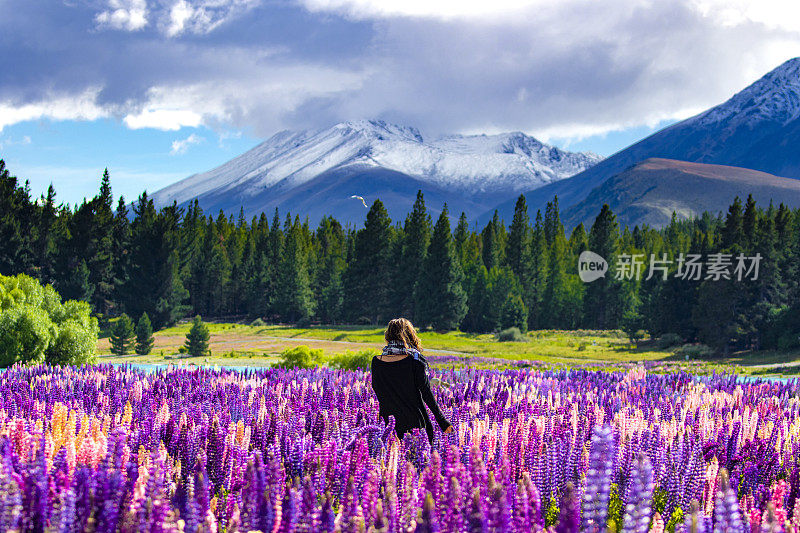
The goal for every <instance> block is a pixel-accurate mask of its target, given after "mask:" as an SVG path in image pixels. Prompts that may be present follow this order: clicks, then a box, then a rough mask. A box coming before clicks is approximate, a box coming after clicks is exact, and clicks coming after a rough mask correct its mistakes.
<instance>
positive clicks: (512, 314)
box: [500, 294, 528, 333]
mask: <svg viewBox="0 0 800 533" xmlns="http://www.w3.org/2000/svg"><path fill="white" fill-rule="evenodd" d="M512 327H515V328H519V330H520V331H521V332H522V333H525V332H526V331H528V310H527V309H526V308H525V303H524V302H523V301H522V298H521V297H520V296H519V294H509V295H508V296H507V297H506V301H505V303H504V304H503V309H502V311H501V312H500V329H508V328H512Z"/></svg>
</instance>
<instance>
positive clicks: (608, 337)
mask: <svg viewBox="0 0 800 533" xmlns="http://www.w3.org/2000/svg"><path fill="white" fill-rule="evenodd" d="M208 327H209V329H210V331H211V341H210V354H209V355H207V356H205V357H188V356H185V355H183V354H181V353H180V351H179V350H180V347H181V346H182V345H183V342H184V338H185V336H186V333H188V331H189V328H190V324H188V323H186V324H179V325H177V326H174V327H171V328H167V329H164V330H161V331H159V332H157V333H156V334H155V341H156V342H155V347H154V349H153V351H152V352H151V353H150V354H149V355H145V356H139V355H126V356H113V355H111V353H110V349H109V348H110V346H109V343H108V339H101V340H100V341H99V342H98V354H99V355H100V358H99V359H100V361H102V362H116V363H122V362H130V363H145V364H163V363H169V362H180V363H182V364H198V365H229V366H269V365H272V364H274V363H275V362H276V361H277V360H278V356H279V354H280V353H281V352H283V351H284V350H286V349H289V348H293V347H296V346H300V345H305V346H309V347H310V348H312V349H321V350H322V351H323V353H325V355H326V356H331V357H332V356H335V355H337V354H342V353H344V352H355V351H361V350H375V351H378V350H380V348H381V347H382V346H383V344H384V341H383V328H379V327H371V326H348V325H342V326H311V327H304V328H299V327H292V326H280V325H267V326H250V325H245V324H236V323H214V322H211V323H208ZM420 338H421V339H422V343H423V347H424V349H425V351H426V353H427V354H428V355H429V356H432V357H431V360H432V361H433V363H434V364H435V365H436V366H454V365H456V366H477V367H487V366H494V367H504V366H509V365H516V364H517V361H528V362H530V363H531V364H532V365H533V364H535V365H538V366H544V367H553V368H557V367H587V368H595V369H615V368H623V367H626V366H628V365H629V364H630V363H638V362H645V361H651V362H660V363H663V364H659V365H656V370H659V369H660V370H664V371H667V370H670V369H679V368H684V369H687V370H691V371H692V372H700V373H703V372H711V371H736V372H739V373H743V374H751V375H762V376H772V375H774V376H792V375H795V374H797V375H800V366H794V365H795V364H797V363H800V351H793V352H775V351H762V352H741V353H735V354H732V355H731V356H729V357H725V358H723V357H704V358H696V357H689V358H688V359H687V357H686V356H685V355H683V352H682V351H681V349H680V348H679V347H672V348H669V349H659V348H658V347H657V343H655V342H652V341H649V340H644V341H642V342H640V343H632V342H631V341H630V340H628V338H627V337H625V335H624V334H622V332H620V331H592V330H578V331H560V330H537V331H531V332H528V333H527V335H525V341H524V342H500V341H498V340H497V338H496V336H495V335H492V334H473V333H464V332H460V331H450V332H446V333H439V332H434V331H425V332H422V333H421V334H420ZM436 356H451V357H449V358H447V359H448V360H447V363H441V364H439V363H437V362H436V359H437V357H436Z"/></svg>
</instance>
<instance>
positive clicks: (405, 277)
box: [394, 191, 431, 321]
mask: <svg viewBox="0 0 800 533" xmlns="http://www.w3.org/2000/svg"><path fill="white" fill-rule="evenodd" d="M430 240H431V217H430V215H428V211H427V210H426V209H425V200H424V198H423V196H422V191H417V199H416V201H415V202H414V207H413V209H412V210H411V213H409V214H408V216H407V217H406V222H405V225H404V226H403V238H402V244H401V246H400V254H399V256H397V257H398V259H399V260H398V261H397V262H396V270H397V274H396V275H395V279H396V280H397V283H396V284H395V287H394V290H395V298H394V302H395V305H396V309H397V314H399V315H401V316H406V317H408V318H409V319H411V320H412V321H414V320H416V318H417V308H416V298H415V296H414V294H415V290H414V289H415V287H416V285H417V283H418V282H419V281H420V275H421V273H422V268H423V261H424V260H425V255H426V253H427V251H428V245H429V244H430Z"/></svg>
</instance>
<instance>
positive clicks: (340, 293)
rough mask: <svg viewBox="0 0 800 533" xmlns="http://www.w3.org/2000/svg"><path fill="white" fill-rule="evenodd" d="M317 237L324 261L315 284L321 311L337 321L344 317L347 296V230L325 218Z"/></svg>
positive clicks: (324, 317)
mask: <svg viewBox="0 0 800 533" xmlns="http://www.w3.org/2000/svg"><path fill="white" fill-rule="evenodd" d="M317 240H318V241H319V246H320V263H321V267H320V269H319V274H318V276H317V279H316V287H315V293H316V294H317V295H318V307H317V314H318V316H319V317H320V318H321V319H322V320H323V321H324V322H326V323H329V324H334V323H336V322H337V321H339V320H340V319H341V314H342V302H343V297H344V285H343V281H342V274H343V272H344V267H345V234H344V229H343V228H342V225H341V224H339V222H337V221H336V220H335V219H333V217H325V218H323V219H322V221H321V222H320V225H319V229H318V230H317Z"/></svg>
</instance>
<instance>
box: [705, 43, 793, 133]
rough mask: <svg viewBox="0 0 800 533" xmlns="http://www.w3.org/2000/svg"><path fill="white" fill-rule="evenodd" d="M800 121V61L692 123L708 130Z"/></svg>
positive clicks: (787, 66)
mask: <svg viewBox="0 0 800 533" xmlns="http://www.w3.org/2000/svg"><path fill="white" fill-rule="evenodd" d="M798 117H800V57H796V58H794V59H790V60H789V61H787V62H785V63H783V64H782V65H781V66H779V67H778V68H776V69H774V70H772V71H771V72H769V73H767V74H766V75H765V76H763V77H762V78H760V79H759V80H758V81H756V82H755V83H753V84H752V85H750V86H749V87H747V88H745V89H744V90H742V91H740V92H738V93H736V94H735V95H734V96H733V97H732V98H730V99H729V100H728V101H726V102H724V103H722V104H720V105H718V106H716V107H712V108H711V109H709V110H708V111H705V112H703V113H701V114H699V115H697V116H696V117H694V118H691V119H689V121H690V122H692V123H694V124H695V125H697V126H709V125H712V124H717V123H720V122H728V123H730V124H731V125H737V126H738V125H740V124H755V123H757V122H759V121H764V120H768V121H773V122H779V123H781V124H787V123H789V122H791V121H793V120H795V119H797V118H798Z"/></svg>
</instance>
